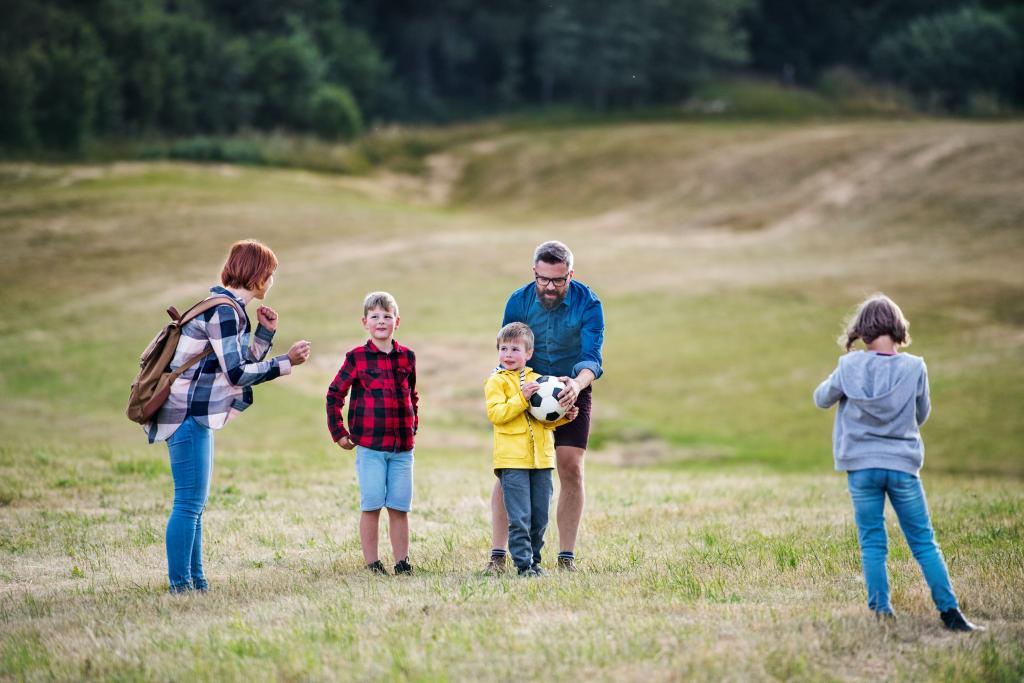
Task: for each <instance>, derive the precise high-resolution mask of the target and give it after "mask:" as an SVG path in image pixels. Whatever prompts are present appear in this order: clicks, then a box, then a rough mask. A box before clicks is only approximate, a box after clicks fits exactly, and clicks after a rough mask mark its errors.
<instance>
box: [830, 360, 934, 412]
mask: <svg viewBox="0 0 1024 683" xmlns="http://www.w3.org/2000/svg"><path fill="white" fill-rule="evenodd" d="M923 373H924V361H923V360H922V359H921V358H920V357H918V356H912V355H910V354H909V353H897V354H895V355H893V356H885V355H881V354H878V353H875V352H874V351H858V352H855V353H848V354H846V355H845V356H842V357H841V358H840V359H839V382H840V384H841V386H842V389H843V394H845V395H846V398H847V400H848V401H851V402H853V403H855V404H856V405H857V407H858V408H859V409H860V410H862V411H863V412H864V413H866V414H867V415H870V416H872V417H874V418H876V419H877V420H879V421H880V422H888V421H889V420H891V419H893V418H895V417H896V415H897V413H899V412H900V410H902V409H903V407H904V406H906V405H907V403H908V402H910V401H913V400H914V398H915V396H916V395H917V385H918V381H919V380H920V379H921V375H922V374H923Z"/></svg>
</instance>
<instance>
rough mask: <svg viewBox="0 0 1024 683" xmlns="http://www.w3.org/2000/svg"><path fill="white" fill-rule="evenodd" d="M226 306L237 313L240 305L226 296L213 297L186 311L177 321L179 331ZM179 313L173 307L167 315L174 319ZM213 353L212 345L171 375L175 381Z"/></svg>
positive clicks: (168, 310)
mask: <svg viewBox="0 0 1024 683" xmlns="http://www.w3.org/2000/svg"><path fill="white" fill-rule="evenodd" d="M224 304H227V305H229V306H232V307H233V308H234V309H235V310H236V311H238V303H237V302H236V301H235V300H234V299H231V298H228V297H226V296H211V297H210V298H209V299H203V300H202V301H200V302H199V303H197V304H196V305H195V306H193V307H192V308H190V309H188V310H187V311H185V313H184V314H182V315H179V316H177V317H176V321H177V323H178V329H181V328H182V327H184V325H185V323H187V322H189V321H190V320H193V319H195V318H197V317H199V316H200V315H202V314H203V313H205V312H206V311H208V310H210V309H211V308H216V307H217V306H221V305H224ZM172 311H173V312H172ZM239 312H240V311H239ZM177 313H178V311H177V310H176V309H175V308H174V307H173V306H171V307H170V308H168V309H167V314H168V315H170V316H171V317H172V318H175V316H176V314H177ZM211 353H213V346H212V345H210V347H209V348H208V349H206V350H205V351H203V352H201V353H198V354H196V355H195V356H192V357H191V358H189V359H188V360H187V361H185V362H184V363H182V364H181V367H179V368H178V369H177V370H175V371H173V372H172V373H171V374H172V375H174V377H175V379H177V378H178V377H181V375H182V373H184V372H185V371H186V370H188V369H189V368H190V367H192V366H193V365H195V364H196V363H198V362H199V361H201V360H202V359H204V358H206V357H207V356H209V355H210V354H211Z"/></svg>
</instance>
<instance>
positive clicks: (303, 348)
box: [288, 339, 309, 365]
mask: <svg viewBox="0 0 1024 683" xmlns="http://www.w3.org/2000/svg"><path fill="white" fill-rule="evenodd" d="M288 360H290V361H291V362H292V365H302V364H303V363H305V362H306V361H307V360H309V342H308V341H306V340H305V339H303V340H302V341H297V342H295V343H294V344H292V348H290V349H288Z"/></svg>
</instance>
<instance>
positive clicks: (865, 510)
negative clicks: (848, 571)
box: [847, 468, 958, 614]
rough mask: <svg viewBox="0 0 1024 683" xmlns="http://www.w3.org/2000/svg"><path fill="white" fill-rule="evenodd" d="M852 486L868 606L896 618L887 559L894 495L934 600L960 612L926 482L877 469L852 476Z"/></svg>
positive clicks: (895, 506)
mask: <svg viewBox="0 0 1024 683" xmlns="http://www.w3.org/2000/svg"><path fill="white" fill-rule="evenodd" d="M847 485H848V486H849V489H850V498H851V499H852V500H853V515H854V519H855V520H856V521H857V539H858V540H859V541H860V553H861V562H862V563H863V565H864V581H865V583H866V584H867V588H868V607H870V608H871V609H873V610H874V611H875V612H879V613H881V614H892V603H891V602H890V601H889V575H888V573H887V572H886V568H885V560H886V558H887V556H888V554H889V547H888V538H887V536H886V533H885V496H886V495H888V496H889V502H890V503H892V507H893V510H895V511H896V518H897V519H899V522H900V528H902V529H903V535H904V536H906V538H907V545H909V546H910V551H911V552H912V553H913V554H914V559H915V560H917V563H918V564H919V565H920V566H921V572H922V573H923V574H924V580H925V582H926V583H927V584H928V588H930V589H931V592H932V600H933V601H934V602H935V607H936V608H937V609H938V610H939V611H940V612H945V611H946V610H948V609H953V608H955V607H957V606H958V605H957V602H956V596H955V595H953V587H952V586H951V585H950V582H949V572H948V571H947V570H946V562H945V561H944V560H943V559H942V552H941V551H940V550H939V545H938V543H936V542H935V531H934V530H933V529H932V522H931V519H929V517H928V501H926V500H925V497H924V488H923V487H922V486H921V480H920V479H919V478H918V477H915V476H914V475H912V474H907V473H906V472H899V471H897V470H886V469H880V468H872V469H866V470H854V471H852V472H849V473H847Z"/></svg>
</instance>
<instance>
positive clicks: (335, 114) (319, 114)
mask: <svg viewBox="0 0 1024 683" xmlns="http://www.w3.org/2000/svg"><path fill="white" fill-rule="evenodd" d="M310 109H311V111H312V118H313V121H312V123H313V130H315V131H316V132H317V134H318V135H320V136H321V137H324V138H328V139H331V140H336V139H338V138H342V139H346V140H350V139H352V138H354V137H356V136H357V135H359V133H361V132H362V130H363V117H362V114H360V113H359V105H358V104H356V100H355V98H354V97H352V93H350V92H349V91H348V89H347V88H343V87H341V86H337V85H325V86H321V87H320V88H319V89H318V90H317V91H316V93H315V94H314V95H313V101H312V104H311V105H310Z"/></svg>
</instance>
